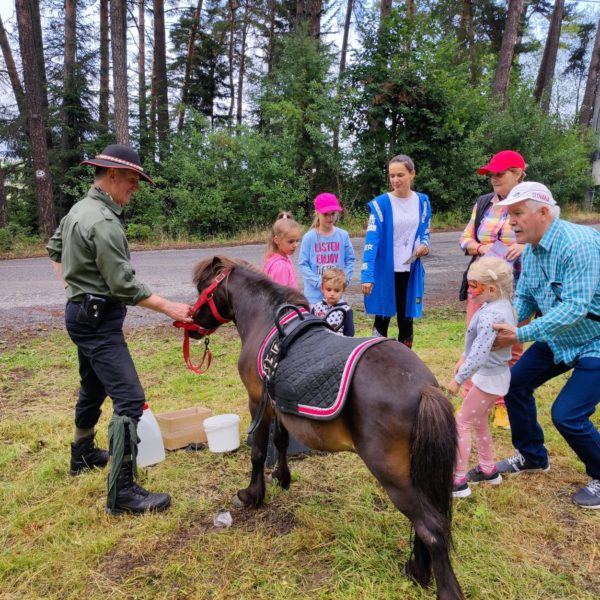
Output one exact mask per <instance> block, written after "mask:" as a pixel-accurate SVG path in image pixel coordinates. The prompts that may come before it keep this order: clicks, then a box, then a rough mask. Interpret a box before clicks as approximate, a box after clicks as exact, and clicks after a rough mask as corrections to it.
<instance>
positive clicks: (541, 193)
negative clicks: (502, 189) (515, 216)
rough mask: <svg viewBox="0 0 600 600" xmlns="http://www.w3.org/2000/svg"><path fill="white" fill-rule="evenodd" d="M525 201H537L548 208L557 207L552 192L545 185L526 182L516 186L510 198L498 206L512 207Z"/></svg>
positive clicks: (507, 197) (509, 195)
mask: <svg viewBox="0 0 600 600" xmlns="http://www.w3.org/2000/svg"><path fill="white" fill-rule="evenodd" d="M523 200H535V201H536V202H540V203H542V204H547V205H548V206H556V200H555V199H554V197H553V196H552V192H551V191H550V190H549V189H548V188H547V187H546V186H545V185H544V184H543V183H538V182H537V181H524V182H523V183H519V184H518V185H515V187H514V188H513V189H512V190H511V191H510V193H509V194H508V196H506V198H504V200H501V201H500V202H498V206H510V205H511V204H516V203H517V202H522V201H523Z"/></svg>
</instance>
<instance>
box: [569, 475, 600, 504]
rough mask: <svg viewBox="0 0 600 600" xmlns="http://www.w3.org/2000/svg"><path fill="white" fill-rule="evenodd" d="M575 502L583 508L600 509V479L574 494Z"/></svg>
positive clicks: (593, 480) (594, 480)
mask: <svg viewBox="0 0 600 600" xmlns="http://www.w3.org/2000/svg"><path fill="white" fill-rule="evenodd" d="M573 502H575V504H577V506H579V507H581V508H600V479H592V481H590V482H589V483H588V484H587V485H586V486H585V487H582V488H581V489H580V490H579V491H578V492H577V493H576V494H573Z"/></svg>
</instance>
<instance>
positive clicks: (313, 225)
mask: <svg viewBox="0 0 600 600" xmlns="http://www.w3.org/2000/svg"><path fill="white" fill-rule="evenodd" d="M319 216H320V213H318V212H317V211H316V210H315V216H314V217H313V220H312V223H311V224H310V228H311V229H317V228H318V227H319V225H320V224H321V220H320V219H319ZM339 218H340V213H339V212H336V213H335V216H334V217H333V223H334V225H335V224H336V223H337V222H338V219H339Z"/></svg>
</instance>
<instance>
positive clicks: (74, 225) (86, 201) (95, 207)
mask: <svg viewBox="0 0 600 600" xmlns="http://www.w3.org/2000/svg"><path fill="white" fill-rule="evenodd" d="M122 212H123V207H122V206H120V205H118V204H115V203H114V202H113V201H112V199H111V197H110V196H109V195H108V194H106V193H105V192H103V191H102V190H99V189H98V188H96V187H93V186H92V188H90V191H89V192H88V193H87V196H85V197H84V198H83V199H81V200H80V201H79V202H77V203H76V204H75V205H74V206H73V208H71V210H70V211H69V214H67V215H66V216H65V217H64V218H63V219H62V221H61V222H60V225H59V226H58V228H57V230H56V231H55V232H54V235H53V236H52V237H51V238H50V241H49V242H48V245H47V246H46V249H47V250H48V254H49V255H50V258H51V259H52V260H53V261H54V262H59V263H61V265H62V275H63V278H64V280H65V281H66V282H67V284H68V287H67V298H68V299H69V300H73V301H75V302H79V301H81V299H82V297H83V295H84V294H98V295H101V296H109V297H110V298H112V299H113V300H117V301H120V302H124V303H125V304H137V303H138V302H139V301H140V300H143V299H144V298H147V297H148V296H150V295H151V294H152V292H151V291H150V289H149V288H148V286H146V285H144V284H143V283H141V282H140V281H138V280H137V279H136V278H135V271H134V270H133V268H132V266H131V256H130V254H129V246H128V244H127V238H126V237H125V229H124V227H123V224H122V222H121V219H120V215H121V213H122Z"/></svg>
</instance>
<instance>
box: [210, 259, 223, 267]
mask: <svg viewBox="0 0 600 600" xmlns="http://www.w3.org/2000/svg"><path fill="white" fill-rule="evenodd" d="M220 265H221V257H220V256H213V259H212V263H211V267H214V268H215V269H216V268H217V267H219V266H220Z"/></svg>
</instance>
